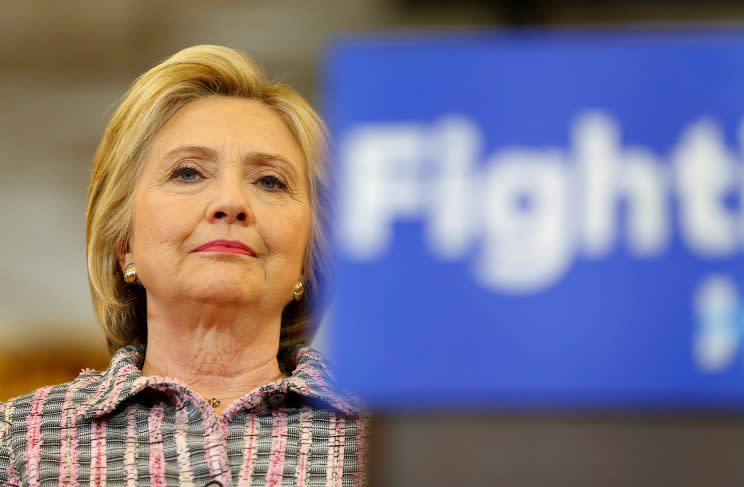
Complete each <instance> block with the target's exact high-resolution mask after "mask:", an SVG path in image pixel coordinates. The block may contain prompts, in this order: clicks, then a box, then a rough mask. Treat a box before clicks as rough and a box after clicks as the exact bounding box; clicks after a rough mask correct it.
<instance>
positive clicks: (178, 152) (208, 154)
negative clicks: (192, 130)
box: [163, 145, 217, 161]
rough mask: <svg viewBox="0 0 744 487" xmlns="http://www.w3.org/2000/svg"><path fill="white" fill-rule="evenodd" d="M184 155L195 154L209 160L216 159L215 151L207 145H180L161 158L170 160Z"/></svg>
mask: <svg viewBox="0 0 744 487" xmlns="http://www.w3.org/2000/svg"><path fill="white" fill-rule="evenodd" d="M184 155H190V156H197V157H200V158H203V159H211V160H216V159H217V151H215V150H214V149H210V148H209V147H205V146H202V145H182V146H178V147H176V148H175V149H173V150H171V151H169V152H168V153H167V154H165V157H163V160H164V161H170V160H173V159H176V158H177V157H179V156H184Z"/></svg>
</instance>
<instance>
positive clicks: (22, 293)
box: [0, 0, 744, 486]
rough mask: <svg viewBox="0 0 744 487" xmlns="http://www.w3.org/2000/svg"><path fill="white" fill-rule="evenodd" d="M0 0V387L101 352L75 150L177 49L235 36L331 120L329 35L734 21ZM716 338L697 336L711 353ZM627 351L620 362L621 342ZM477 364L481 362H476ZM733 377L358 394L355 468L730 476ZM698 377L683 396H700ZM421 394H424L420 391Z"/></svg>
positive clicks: (516, 6)
mask: <svg viewBox="0 0 744 487" xmlns="http://www.w3.org/2000/svg"><path fill="white" fill-rule="evenodd" d="M0 9H1V11H2V15H0V40H1V41H2V42H0V63H1V65H2V69H1V70H0V87H1V89H0V109H1V110H2V111H3V113H4V115H5V116H2V117H0V155H1V156H0V167H1V168H2V173H1V174H2V176H3V177H2V178H0V203H2V204H0V222H2V232H1V233H0V252H1V253H2V255H3V256H4V258H3V259H2V260H0V401H2V400H5V399H8V398H10V397H13V396H15V395H18V394H21V393H24V392H27V391H29V390H31V389H33V388H35V387H38V386H41V385H47V384H53V383H59V382H63V381H67V380H70V379H71V378H73V377H74V376H76V375H77V373H78V372H79V370H80V369H81V368H84V367H93V368H105V367H106V365H107V363H108V359H109V356H108V353H107V352H106V349H105V344H104V339H103V334H102V333H101V331H100V330H99V327H98V325H97V324H96V322H95V319H94V317H93V313H92V310H91V307H90V301H89V295H88V286H87V278H86V271H85V248H84V238H85V235H84V233H85V228H84V213H85V194H86V186H87V182H88V177H89V171H90V162H91V159H92V156H93V153H94V151H95V148H96V146H97V143H98V140H99V138H100V136H101V134H102V132H103V129H104V127H105V124H106V123H107V121H108V118H109V117H110V115H111V113H112V109H113V107H114V106H116V103H117V100H118V99H119V97H120V96H122V94H123V93H124V92H125V90H126V89H127V87H128V86H129V84H130V83H131V82H132V80H133V79H134V78H135V77H136V76H138V75H139V74H141V73H142V72H144V71H146V70H147V69H148V68H150V67H151V66H153V65H154V64H156V63H157V62H159V61H160V60H162V59H163V58H165V57H167V56H168V55H170V54H172V53H174V52H175V51H177V50H179V49H181V48H183V47H186V46H190V45H194V44H202V43H215V44H224V45H229V46H231V47H235V48H238V49H242V50H245V51H246V52H248V53H250V54H251V55H253V56H254V57H255V58H256V59H257V60H258V61H259V63H260V64H261V65H263V66H264V67H265V69H266V70H267V71H268V73H269V75H270V76H271V77H272V78H275V79H281V80H283V81H285V82H286V83H288V84H290V85H291V86H293V87H295V88H296V89H297V90H298V91H299V92H300V93H301V94H303V95H304V96H305V97H307V98H308V99H309V100H310V101H311V102H312V103H313V104H314V105H315V106H316V107H318V108H319V109H320V110H321V111H322V112H323V113H326V114H327V115H328V116H329V117H330V118H331V119H332V120H331V124H332V128H333V126H339V127H342V126H343V127H345V126H344V125H343V124H342V123H341V122H340V121H339V120H340V118H342V117H340V115H339V113H338V112H339V110H341V109H340V108H338V103H339V100H341V98H336V95H335V94H334V93H333V91H332V90H330V88H329V87H330V86H331V84H333V83H341V82H347V81H348V80H345V79H343V78H342V77H339V76H337V74H334V73H336V71H334V69H335V68H334V67H337V66H339V65H340V64H339V63H337V62H335V61H329V52H331V51H329V50H331V49H333V48H331V47H330V46H336V49H338V46H339V43H340V42H341V43H342V41H339V39H349V38H354V37H357V36H362V37H363V38H367V39H377V40H380V41H382V40H384V39H385V38H386V36H393V37H396V36H400V35H401V34H402V35H404V36H414V37H415V36H422V37H427V36H429V37H430V36H440V35H445V36H447V35H452V36H461V35H468V34H472V33H480V34H485V35H493V34H497V35H500V34H504V35H510V34H513V33H517V35H519V33H522V32H536V31H538V32H539V31H540V29H546V30H548V31H549V32H553V33H556V32H557V33H562V34H571V33H575V32H586V31H587V30H592V31H602V32H605V31H609V32H617V31H622V30H627V28H628V27H630V28H632V29H638V28H640V29H651V30H654V31H665V32H668V31H670V30H672V31H674V30H678V29H682V30H684V29H690V28H693V29H702V30H705V31H707V32H711V33H715V32H718V31H724V30H725V31H729V32H735V31H737V30H738V29H740V31H741V32H744V26H740V24H739V22H741V21H744V4H739V3H737V2H730V1H724V0H717V1H715V0H709V1H707V2H695V1H689V2H682V1H671V0H669V1H663V0H646V1H641V0H626V1H623V2H588V1H570V0H569V1H550V0H524V1H514V0H504V1H479V0H461V1H458V2H449V1H443V0H427V1H424V0H343V1H342V0H316V1H308V0H304V1H301V0H287V1H273V2H268V1H260V0H254V1H232V0H219V1H212V2H197V1H157V2H152V1H126V2H124V1H110V2H92V1H68V2H42V1H40V0H32V1H24V2H20V1H19V2H14V1H6V2H2V3H0ZM737 45H739V44H737ZM341 46H342V47H343V44H341ZM334 52H339V51H334ZM739 52H741V51H739ZM352 54H353V52H352ZM329 66H330V67H329ZM716 69H717V68H716V67H714V68H713V69H712V71H713V72H714V73H713V74H715V70H716ZM723 71H725V70H723ZM704 74H705V76H708V77H709V76H710V75H711V72H710V71H706V72H705V73H704ZM360 75H361V76H362V77H363V75H364V73H363V72H362V73H361V74H360ZM722 76H723V77H725V76H726V75H725V74H724V75H722ZM714 77H715V76H714ZM706 79H707V78H706ZM334 86H335V85H334ZM740 102H741V99H740V98H739V99H737V100H736V104H735V108H736V109H738V107H741V106H742V105H741V103H740ZM334 110H335V111H334ZM742 113H744V112H738V114H737V115H736V117H737V121H738V119H739V118H740V117H741V114H742ZM727 130H729V131H730V132H733V131H735V129H727ZM726 137H727V138H728V139H731V138H734V137H735V134H734V135H732V134H727V135H726ZM639 138H640V139H642V137H639ZM737 174H738V173H737ZM728 262H729V261H725V262H724V264H725V265H728ZM719 267H720V266H719ZM719 270H720V269H719ZM723 270H724V271H725V267H724V268H723ZM716 275H718V274H716ZM735 277H738V276H734V278H735ZM726 286H729V287H726ZM731 287H732V286H730V285H729V281H726V280H725V279H724V280H720V279H719V280H716V281H714V282H712V284H711V285H710V288H712V289H714V291H711V292H713V294H714V295H715V296H717V297H716V298H715V299H714V301H715V300H717V301H716V302H721V301H723V302H724V305H722V306H723V307H724V308H725V307H726V306H725V304H726V302H727V301H726V300H727V299H728V300H729V301H731V300H736V299H738V297H735V296H734V297H732V296H733V295H734V294H736V290H735V289H734V290H733V291H731V289H730V288H731ZM721 289H723V290H721ZM660 295H661V296H665V294H664V293H663V292H661V293H660ZM587 299H589V300H591V299H592V297H591V296H588V297H587ZM349 302H350V301H349ZM639 306H641V307H643V306H647V303H643V302H641V303H639ZM340 312H341V314H343V310H341V311H340ZM724 335H725V333H724ZM737 337H738V335H737ZM724 338H725V337H724ZM329 340H330V338H329V333H328V331H327V330H322V331H321V333H320V334H319V336H318V338H317V339H316V343H315V346H316V347H317V348H319V349H320V350H322V351H327V352H328V353H329V355H330V356H334V353H333V345H332V344H331V343H330V342H329ZM336 340H342V341H343V340H344V337H343V336H337V337H336ZM537 340H538V341H539V337H538V338H537ZM737 340H738V338H737ZM716 343H718V342H716ZM727 343H729V342H726V340H724V343H723V345H720V344H719V345H715V344H714V345H713V348H715V349H716V350H719V349H720V348H721V347H723V348H724V349H725V348H726V346H727V345H726V344H727ZM737 343H738V342H737ZM507 345H508V344H507ZM716 347H718V348H716ZM712 353H713V355H714V357H713V358H712V359H709V360H708V361H707V362H706V359H705V357H703V358H702V359H700V360H702V362H703V365H702V367H703V368H705V367H708V369H710V368H711V367H712V368H713V369H715V368H716V367H717V366H718V367H719V368H720V363H721V359H716V357H719V356H720V353H719V354H718V355H716V352H715V351H714V352H712ZM703 354H705V352H703ZM724 355H725V353H724ZM729 355H731V354H729ZM415 357H416V358H417V359H418V360H425V359H426V357H427V356H426V354H425V353H421V352H417V353H416V355H415ZM344 359H345V358H344V357H343V356H342V355H340V356H338V357H337V360H338V361H340V362H343V361H344ZM627 360H628V364H631V363H632V362H633V356H632V354H630V355H627ZM716 360H718V361H717V362H716ZM737 360H738V359H737ZM711 361H712V362H711ZM711 363H712V364H713V365H711ZM479 364H480V362H479ZM488 364H489V361H488V360H484V361H483V363H482V364H481V365H479V367H481V368H482V367H488ZM706 364H707V365H706ZM717 364H718V365H717ZM728 366H729V363H728V362H726V367H728ZM738 366H739V369H741V367H740V364H738ZM349 370H352V371H353V370H356V369H353V367H351V368H349ZM402 372H403V374H401V375H405V372H406V371H405V370H403V371H402ZM502 375H508V373H507V374H502ZM741 379H742V376H741V370H738V369H737V371H736V372H735V373H730V374H729V375H728V376H726V378H725V379H720V380H721V381H724V382H725V383H723V382H721V384H723V385H721V387H722V389H715V391H716V393H717V394H719V399H720V400H719V401H708V402H710V404H707V407H705V408H690V407H680V406H685V405H686V404H685V403H684V400H685V399H684V398H685V397H688V396H684V394H680V395H678V396H674V394H671V395H670V396H667V397H671V398H672V399H669V400H668V401H667V402H666V406H664V404H662V403H663V402H664V401H656V402H654V401H653V400H651V401H647V403H646V406H648V405H649V404H651V405H652V406H653V407H631V406H632V405H631V406H629V405H628V404H627V403H622V401H621V402H620V403H618V404H620V407H617V405H616V406H615V407H613V403H611V402H610V403H609V404H603V405H601V406H602V407H588V406H590V405H587V404H586V403H582V402H581V401H574V402H571V401H570V400H568V401H556V404H557V405H560V406H561V407H556V408H552V407H551V404H552V403H551V397H549V396H546V398H545V399H544V400H543V401H542V402H541V401H536V402H535V403H534V404H531V405H530V406H531V407H520V406H519V404H523V405H524V404H526V403H525V402H522V403H520V402H519V401H516V403H514V404H517V405H516V406H514V405H512V406H511V407H496V406H494V407H489V404H490V405H491V406H493V404H494V401H496V402H498V399H493V397H492V396H489V397H490V399H489V400H487V401H485V403H484V402H483V401H480V400H479V401H476V402H477V403H478V405H479V406H480V407H479V408H477V411H476V412H473V411H472V410H471V409H472V408H468V407H467V404H465V405H464V406H466V407H454V406H452V405H446V406H447V407H446V408H444V410H443V409H442V408H429V407H425V408H422V409H421V410H418V409H417V408H416V407H415V401H411V399H410V394H409V396H406V394H405V393H402V394H401V395H400V396H401V397H408V401H407V403H405V404H396V403H395V401H385V400H384V397H385V394H384V393H379V394H377V395H375V393H373V392H369V391H367V392H368V395H369V397H370V398H373V399H376V400H379V403H380V404H381V405H382V406H384V407H380V408H379V413H378V414H377V415H376V416H375V419H374V423H373V429H372V433H373V435H374V436H373V439H374V442H373V452H372V455H373V458H372V466H373V471H372V472H371V475H372V480H373V481H374V482H375V484H376V485H544V484H546V483H550V484H551V485H556V486H562V485H566V486H569V485H571V486H575V485H628V484H632V485H649V486H650V485H654V486H659V485H675V486H680V485H696V486H697V485H706V486H708V485H711V486H717V485H721V486H725V485H738V484H741V483H742V482H744V468H741V452H742V451H744V400H742V399H743V398H744V393H736V392H735V388H736V387H737V386H736V384H737V383H738V384H739V388H740V389H741V390H742V391H744V380H741ZM412 380H413V381H415V380H416V379H415V377H414V378H413V379H412ZM715 380H719V379H715ZM736 381H740V382H736ZM351 382H353V381H351ZM716 385H720V384H716ZM724 386H725V387H724ZM445 389H446V388H445ZM704 390H705V389H697V390H696V391H697V393H698V395H697V396H694V397H696V398H697V399H698V400H699V401H700V402H701V403H706V401H705V397H702V396H701V395H700V391H704ZM721 391H724V392H726V393H727V394H728V395H726V394H723V393H722V392H721ZM386 392H387V393H388V394H390V393H391V392H390V391H389V390H388V391H386ZM439 392H442V391H439ZM446 392H447V391H446V390H444V392H442V394H446ZM693 392H695V391H693ZM438 397H440V398H441V396H437V394H433V395H432V399H431V402H432V403H436V402H437V401H440V399H437V398H438ZM640 397H645V398H647V399H648V397H649V396H643V395H642V394H641V396H640ZM690 397H691V396H690ZM553 398H554V397H553ZM675 398H677V399H675ZM675 400H676V402H675ZM489 401H491V402H489ZM412 404H413V405H412ZM484 404H485V406H486V407H483V405H484ZM460 406H463V405H462V404H461V405H460ZM502 406H503V404H502ZM608 406H609V407H608ZM710 406H713V407H710Z"/></svg>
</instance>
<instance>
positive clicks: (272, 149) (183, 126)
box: [120, 96, 311, 313]
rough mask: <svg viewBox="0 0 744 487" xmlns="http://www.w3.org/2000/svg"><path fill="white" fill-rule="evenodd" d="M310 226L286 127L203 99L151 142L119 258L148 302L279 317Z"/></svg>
mask: <svg viewBox="0 0 744 487" xmlns="http://www.w3.org/2000/svg"><path fill="white" fill-rule="evenodd" d="M310 225H311V211H310V204H309V195H308V187H307V178H306V162H305V158H304V155H303V153H302V149H301V148H300V146H299V144H298V143H297V142H296V141H295V139H294V137H293V136H292V133H291V132H290V131H289V128H288V127H287V126H286V125H285V123H284V122H283V121H282V120H281V119H280V118H279V116H278V115H277V114H276V113H275V112H274V111H273V110H272V109H270V108H268V107H267V106H266V105H264V104H262V103H261V102H258V101H255V100H247V99H242V98H234V97H222V96H215V97H210V98H202V99H198V100H196V101H193V102H191V103H189V104H188V105H186V106H184V107H183V108H182V109H180V110H179V111H178V112H177V113H176V114H175V115H174V116H173V118H172V119H171V120H170V121H169V122H168V123H167V124H166V125H165V126H164V127H163V128H162V129H161V130H160V132H159V133H158V134H157V135H156V137H155V138H154V141H153V144H152V147H151V150H150V152H149V155H148V156H147V159H146V161H145V165H144V168H143V172H142V175H141V177H140V180H139V182H138V184H137V188H136V190H135V195H134V222H133V232H132V238H131V240H130V242H129V249H128V252H126V253H125V251H122V253H121V254H120V261H121V264H122V266H124V265H126V264H128V263H130V262H134V263H135V264H136V266H137V275H138V278H139V280H140V281H141V283H142V285H143V286H144V287H145V288H146V290H147V295H148V302H149V301H150V300H152V299H163V300H165V301H173V300H178V301H179V302H183V301H184V300H187V301H190V302H194V300H196V301H198V302H202V301H203V302H211V303H220V304H229V303H232V304H250V305H253V306H258V307H259V309H262V310H264V311H266V312H270V313H274V312H281V309H282V308H283V307H284V305H285V304H286V303H287V302H288V301H289V300H290V299H291V296H292V289H293V286H294V284H295V283H296V282H297V281H298V280H300V279H301V273H302V266H303V262H304V258H305V252H306V248H307V243H308V238H309V234H310Z"/></svg>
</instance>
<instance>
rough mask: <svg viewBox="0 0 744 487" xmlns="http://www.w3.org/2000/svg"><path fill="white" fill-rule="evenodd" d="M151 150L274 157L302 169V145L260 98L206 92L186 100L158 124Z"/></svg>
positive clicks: (163, 155)
mask: <svg viewBox="0 0 744 487" xmlns="http://www.w3.org/2000/svg"><path fill="white" fill-rule="evenodd" d="M150 154H151V155H152V156H154V157H155V158H156V159H158V160H160V161H165V160H166V159H171V158H173V157H174V156H176V157H177V156H179V155H187V156H191V157H195V156H202V157H205V158H207V157H212V158H215V157H225V156H229V157H235V156H238V157H241V158H243V159H246V158H248V157H253V158H254V159H255V158H256V155H261V157H262V158H263V159H266V157H273V158H275V159H276V160H277V161H280V162H286V163H289V164H291V165H292V166H293V167H295V168H296V169H297V170H301V171H303V172H304V166H305V157H304V153H303V151H302V148H301V147H300V145H299V144H298V142H297V140H296V139H295V137H294V134H293V133H292V131H291V130H290V129H289V127H288V126H287V124H286V123H285V122H284V120H282V118H281V117H280V116H279V115H278V114H277V113H276V112H275V111H274V110H273V109H272V108H270V107H268V106H267V105H265V104H264V103H261V102H260V101H256V100H251V99H245V98H237V97H225V96H218V97H209V98H201V99H198V100H195V101H193V102H190V103H188V104H187V105H185V106H184V107H182V108H181V109H180V110H179V111H178V112H176V114H175V115H174V116H173V117H172V118H171V119H170V120H169V121H168V122H167V123H166V124H165V126H163V128H162V129H161V130H160V131H159V132H158V133H157V135H156V136H155V138H154V140H153V144H152V148H151V151H150Z"/></svg>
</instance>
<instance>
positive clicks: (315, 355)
mask: <svg viewBox="0 0 744 487" xmlns="http://www.w3.org/2000/svg"><path fill="white" fill-rule="evenodd" d="M292 359H293V360H291V365H292V366H293V371H292V376H291V379H290V380H291V382H290V386H289V387H290V390H292V391H293V392H298V393H300V394H301V395H303V396H305V399H306V401H307V403H308V404H309V405H311V406H313V407H316V408H331V409H333V410H336V411H337V412H340V413H342V414H343V415H345V416H347V417H364V416H367V415H368V411H367V410H366V408H365V405H364V403H363V402H362V401H361V399H359V398H358V397H357V396H355V395H354V394H353V393H351V392H350V391H347V390H345V389H344V388H343V387H341V386H340V385H339V384H338V382H337V381H336V374H335V372H334V370H333V367H332V365H331V364H330V363H329V362H328V361H327V360H326V359H325V358H324V357H323V355H322V354H321V353H320V352H319V351H318V350H316V349H314V348H312V347H310V346H308V345H299V346H297V347H295V348H294V349H293V350H292Z"/></svg>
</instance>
